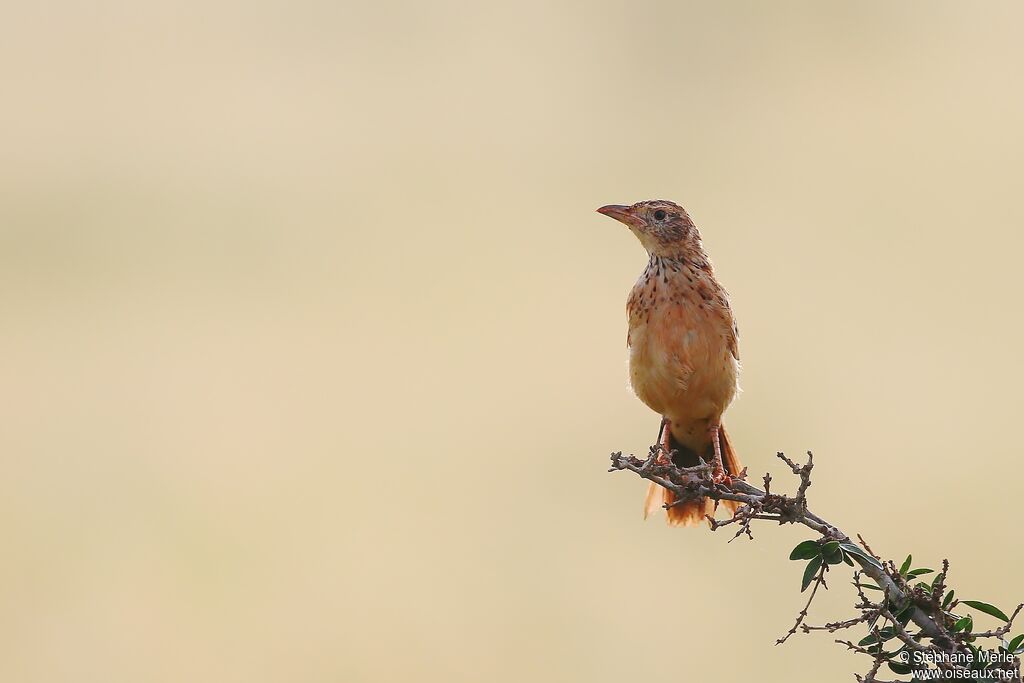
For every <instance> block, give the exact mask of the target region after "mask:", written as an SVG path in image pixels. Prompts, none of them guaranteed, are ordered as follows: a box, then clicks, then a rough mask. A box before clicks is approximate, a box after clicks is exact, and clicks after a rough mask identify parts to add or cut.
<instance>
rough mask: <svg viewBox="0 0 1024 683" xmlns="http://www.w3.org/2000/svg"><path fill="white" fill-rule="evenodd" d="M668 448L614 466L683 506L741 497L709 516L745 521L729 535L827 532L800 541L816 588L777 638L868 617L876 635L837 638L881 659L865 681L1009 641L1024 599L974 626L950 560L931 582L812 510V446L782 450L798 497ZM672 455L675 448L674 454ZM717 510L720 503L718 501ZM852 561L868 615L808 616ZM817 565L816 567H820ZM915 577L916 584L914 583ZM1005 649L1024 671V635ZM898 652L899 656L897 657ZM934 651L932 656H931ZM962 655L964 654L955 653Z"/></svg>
mask: <svg viewBox="0 0 1024 683" xmlns="http://www.w3.org/2000/svg"><path fill="white" fill-rule="evenodd" d="M659 455H661V449H660V447H658V446H654V447H652V448H651V450H650V455H649V456H648V458H647V459H646V460H641V459H639V458H636V457H634V456H632V455H629V456H624V455H623V454H622V453H621V452H620V453H613V454H612V455H611V465H612V466H611V469H610V470H609V471H613V472H615V471H623V470H628V471H630V472H633V473H635V474H637V475H639V476H640V477H642V478H643V479H647V480H648V481H651V482H654V483H655V484H658V485H659V486H662V487H664V488H666V489H668V490H670V491H672V493H674V494H675V498H676V501H675V502H674V503H672V504H673V505H678V504H681V503H685V502H688V501H692V500H695V499H698V498H709V499H711V500H714V501H716V503H717V502H719V501H723V500H727V501H734V502H736V503H739V504H740V505H739V506H738V507H737V509H736V511H735V512H734V513H733V515H732V517H730V518H728V519H725V520H716V519H714V518H713V517H711V516H708V517H707V519H708V523H709V525H710V527H711V530H712V531H717V530H718V529H720V528H722V527H726V526H731V525H734V526H736V527H737V530H736V533H735V534H734V535H733V537H732V538H731V539H730V540H729V542H732V541H733V540H735V539H736V538H739V537H740V536H743V535H745V536H747V537H748V538H750V539H753V533H752V531H751V526H752V524H753V523H754V522H755V521H770V522H775V523H776V524H799V525H802V526H805V527H807V528H808V529H810V530H812V531H814V532H815V533H817V534H819V535H820V538H819V539H818V540H817V541H805V542H804V543H801V544H800V545H799V546H797V547H796V548H794V551H793V554H792V555H791V556H790V559H806V560H810V561H809V562H808V566H807V568H806V569H805V574H804V580H803V589H804V590H806V589H807V588H808V587H810V585H811V583H812V582H813V584H814V585H813V588H812V590H811V593H810V596H809V598H808V600H807V603H806V604H805V605H804V607H803V609H802V610H800V612H799V613H798V614H797V618H796V621H795V623H794V624H793V626H792V627H791V628H790V629H789V631H787V632H786V634H785V635H783V636H782V637H781V638H779V639H778V641H777V644H782V643H785V642H786V641H787V640H788V639H789V638H790V636H792V635H793V634H794V633H796V632H797V631H798V630H801V629H802V630H803V632H804V633H810V632H811V631H817V630H827V631H829V632H835V631H837V630H840V629H848V628H852V627H854V626H857V625H858V624H867V625H868V627H869V635H868V637H866V638H864V639H862V640H861V641H860V643H854V642H852V641H849V640H837V641H836V642H837V643H841V644H843V645H846V646H847V648H849V649H850V650H852V651H854V652H856V653H858V654H863V655H867V656H870V657H871V658H872V659H873V663H872V667H871V669H870V670H869V671H868V672H867V674H866V675H865V676H863V677H862V676H857V677H856V678H857V680H858V681H863V682H864V683H869V682H875V683H883V682H882V681H879V679H877V677H876V676H877V673H878V671H879V668H880V667H881V665H882V664H883V663H888V665H889V668H891V669H892V670H893V671H896V672H898V673H909V672H910V670H911V668H928V665H927V664H921V662H922V661H927V662H928V663H930V664H932V665H933V666H935V667H936V668H941V669H955V670H960V669H962V670H967V669H969V668H970V666H969V665H964V664H963V661H964V657H967V656H972V657H976V656H977V654H978V652H979V649H978V646H977V645H976V644H975V643H976V642H978V641H980V640H981V639H985V638H992V639H997V640H1001V639H1002V638H1003V637H1004V636H1006V635H1007V634H1008V633H1009V632H1010V629H1011V628H1012V626H1013V621H1014V619H1015V618H1016V617H1017V616H1018V614H1020V612H1021V611H1022V610H1024V604H1021V605H1019V606H1018V607H1017V609H1016V610H1014V611H1013V614H1012V615H1011V616H1010V617H1009V618H1008V619H1007V620H1006V623H1005V624H1004V625H1003V626H1001V627H999V628H996V629H993V630H990V631H982V632H972V629H973V621H972V620H971V619H968V618H966V617H965V616H961V615H960V614H954V613H953V612H952V610H953V609H955V608H956V607H957V606H958V605H960V604H964V603H961V602H958V601H956V600H953V592H952V591H950V592H949V593H948V594H947V593H946V588H947V586H946V581H947V577H948V573H949V562H948V561H946V560H943V563H942V571H941V572H939V573H938V574H936V576H935V578H934V580H933V581H932V582H931V583H925V582H922V581H920V580H918V579H917V577H918V576H921V575H924V574H927V573H930V572H932V570H931V569H911V568H910V562H911V557H909V556H908V557H907V559H906V561H905V562H903V563H902V566H900V567H899V568H897V566H896V563H895V562H893V561H891V560H889V561H885V560H882V558H881V557H880V556H879V555H877V554H876V553H875V552H874V551H873V550H872V549H871V547H870V546H869V545H868V544H867V543H866V542H865V541H864V539H863V538H861V537H860V536H859V535H858V536H857V538H858V540H859V541H860V545H859V546H858V545H857V544H855V543H854V542H853V541H852V540H851V539H850V536H848V535H847V534H846V532H844V531H843V530H842V529H841V528H840V527H839V526H838V525H836V524H833V523H832V522H830V521H827V520H825V519H824V518H822V517H821V516H819V515H817V514H815V513H814V512H812V511H811V509H810V507H809V505H808V501H807V490H808V489H809V488H810V486H811V472H812V470H813V469H814V456H813V455H812V454H811V453H810V451H808V453H807V462H806V463H804V464H799V463H797V462H794V461H793V460H791V459H790V458H788V457H786V455H784V454H783V453H778V454H777V455H778V457H779V459H780V460H782V461H783V462H784V463H785V464H786V466H787V467H788V469H789V470H790V472H792V473H793V475H795V476H796V477H798V479H799V482H798V484H797V487H796V493H795V494H794V495H792V496H789V495H784V494H779V493H775V492H773V491H772V490H771V484H772V477H771V475H769V474H765V475H764V478H763V481H764V489H763V490H762V489H759V488H757V487H756V486H753V485H751V484H749V483H747V481H746V474H747V473H746V470H744V471H743V472H741V473H740V474H738V475H733V478H732V480H731V481H727V482H726V483H715V482H714V481H713V480H712V478H711V468H710V467H709V466H708V465H706V464H701V465H697V466H695V467H685V468H681V467H677V466H675V465H673V464H671V462H666V459H665V458H663V457H661V458H660V457H659ZM669 455H671V454H669ZM716 509H717V507H716ZM844 561H845V562H846V563H847V564H850V565H859V571H856V572H854V575H853V585H854V586H855V587H856V590H857V595H858V597H859V599H860V602H859V603H858V604H857V605H855V608H856V609H857V610H859V611H860V614H859V615H858V616H856V617H852V618H850V619H845V620H842V621H834V622H830V623H827V624H825V625H824V626H811V625H808V624H806V623H805V620H806V618H807V615H808V611H809V609H810V606H811V603H812V602H813V601H814V598H815V596H816V595H817V593H818V588H819V587H822V586H824V587H825V588H826V589H828V585H827V584H826V583H825V574H826V573H827V572H828V571H830V569H831V568H833V567H835V566H836V565H838V564H840V563H842V562H844ZM812 565H813V566H812ZM862 576H866V577H868V578H870V579H871V580H872V581H874V583H875V585H873V586H872V585H870V584H865V583H862V581H861V579H862ZM911 583H914V585H911ZM865 589H874V590H877V591H879V592H880V594H881V600H880V601H879V602H872V601H871V600H869V599H868V598H867V596H866V594H865V592H864V591H865ZM968 603H970V605H969V606H971V607H973V608H974V609H978V610H979V611H982V612H986V613H988V614H992V615H995V616H997V617H998V618H1004V617H1005V616H1006V615H1004V614H1002V613H1001V612H999V610H998V609H996V608H993V607H991V606H990V605H987V604H986V603H979V602H976V601H968ZM879 619H883V620H884V623H887V624H888V626H886V627H885V628H884V629H879V627H878V626H877V622H878V620H879ZM910 623H913V624H914V625H916V626H917V627H918V628H919V629H920V630H919V631H915V632H913V633H912V632H911V631H910V630H908V629H907V625H909V624H910ZM892 639H895V640H893V642H895V643H897V644H899V645H900V648H899V649H898V650H895V651H891V652H890V651H886V650H885V649H884V648H885V643H886V641H889V640H892ZM1002 642H1003V652H1004V653H1005V654H1006V656H1007V657H1010V658H1011V659H1012V662H1010V663H1008V662H1005V661H1004V662H1001V663H997V664H995V665H992V664H988V665H985V666H988V668H989V669H996V668H998V669H1002V670H1004V671H1016V672H1018V678H1019V660H1018V659H1016V658H1015V657H1014V656H1013V655H1016V654H1019V653H1022V652H1024V642H1018V643H1017V645H1015V646H1014V647H1015V648H1016V649H1015V652H1013V653H1006V652H1005V650H1006V645H1005V641H1002ZM910 653H918V659H917V660H915V664H914V666H913V667H912V666H910V665H908V664H907V662H908V661H909V660H910V659H911V657H910ZM897 655H899V656H900V658H898V659H894V657H896V656H897ZM926 655H927V656H926ZM951 655H957V656H958V657H959V659H958V658H957V657H951Z"/></svg>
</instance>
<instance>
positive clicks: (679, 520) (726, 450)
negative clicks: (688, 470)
mask: <svg viewBox="0 0 1024 683" xmlns="http://www.w3.org/2000/svg"><path fill="white" fill-rule="evenodd" d="M718 443H719V445H720V447H721V449H722V464H723V465H724V466H725V471H726V472H728V473H729V474H731V475H737V474H739V473H740V472H741V471H742V470H743V465H742V464H741V463H740V459H739V457H738V456H737V455H736V451H735V450H734V449H733V447H732V443H731V442H730V441H729V435H728V434H726V432H725V426H722V427H720V428H719V429H718ZM691 453H692V452H691ZM692 464H697V463H692ZM675 502H676V494H674V493H673V492H671V491H669V490H668V489H665V488H662V487H660V486H658V485H657V484H655V483H651V485H650V486H649V487H648V488H647V498H646V499H645V500H644V518H645V519H646V518H647V517H648V516H649V515H650V514H651V513H653V512H657V510H658V508H661V507H666V513H667V521H668V524H669V526H699V525H700V523H701V522H704V521H707V518H706V517H705V515H710V516H712V517H713V516H714V514H715V501H713V500H710V499H708V498H697V499H694V500H688V501H686V502H685V503H680V504H678V505H672V503H675ZM738 506H739V504H738V503H736V502H735V501H731V500H725V501H722V507H724V508H725V509H726V511H728V512H729V513H730V514H732V513H733V512H735V511H736V508H737V507H738Z"/></svg>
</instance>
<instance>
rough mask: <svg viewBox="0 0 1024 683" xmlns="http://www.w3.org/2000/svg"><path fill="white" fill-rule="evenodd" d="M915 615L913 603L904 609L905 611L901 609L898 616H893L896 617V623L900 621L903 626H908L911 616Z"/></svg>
mask: <svg viewBox="0 0 1024 683" xmlns="http://www.w3.org/2000/svg"><path fill="white" fill-rule="evenodd" d="M913 613H914V605H913V603H911V604H909V605H907V606H906V607H904V608H903V609H901V610H900V611H899V612H897V613H896V614H894V615H893V616H894V617H896V621H898V622H899V623H900V625H901V626H906V625H907V624H908V623H910V615H911V614H913Z"/></svg>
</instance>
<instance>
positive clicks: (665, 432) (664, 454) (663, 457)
mask: <svg viewBox="0 0 1024 683" xmlns="http://www.w3.org/2000/svg"><path fill="white" fill-rule="evenodd" d="M671 427H672V420H670V419H668V418H667V417H663V418H661V430H660V431H659V432H658V458H657V463H658V464H659V465H665V466H671V465H672V456H671V453H672V445H671V441H670V438H671V433H672V432H671Z"/></svg>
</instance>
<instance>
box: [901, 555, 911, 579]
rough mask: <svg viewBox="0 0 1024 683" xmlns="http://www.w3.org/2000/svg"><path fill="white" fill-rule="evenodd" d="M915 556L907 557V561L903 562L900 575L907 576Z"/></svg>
mask: <svg viewBox="0 0 1024 683" xmlns="http://www.w3.org/2000/svg"><path fill="white" fill-rule="evenodd" d="M913 559H914V556H913V555H907V559H905V560H903V565H902V566H901V567H900V574H901V575H903V576H906V575H907V571H908V570H909V569H910V563H911V562H912V561H913Z"/></svg>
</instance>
